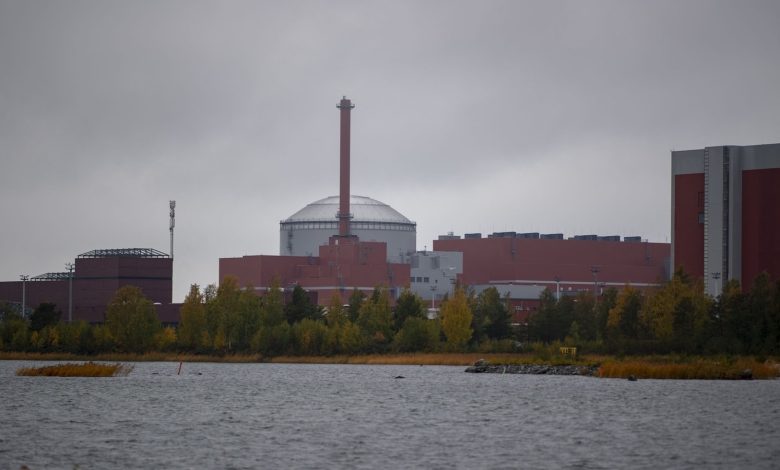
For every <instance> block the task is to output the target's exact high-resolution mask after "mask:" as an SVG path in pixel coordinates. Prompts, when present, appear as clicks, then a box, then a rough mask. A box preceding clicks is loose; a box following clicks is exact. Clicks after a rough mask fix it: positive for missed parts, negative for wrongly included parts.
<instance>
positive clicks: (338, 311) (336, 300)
mask: <svg viewBox="0 0 780 470" xmlns="http://www.w3.org/2000/svg"><path fill="white" fill-rule="evenodd" d="M345 310H346V309H345V308H344V304H343V301H342V300H341V296H340V295H339V294H338V293H336V294H334V295H333V297H331V298H330V304H328V315H327V317H326V320H327V321H328V326H330V327H335V326H339V325H343V324H344V323H345V322H347V321H348V318H347V312H346V311H345Z"/></svg>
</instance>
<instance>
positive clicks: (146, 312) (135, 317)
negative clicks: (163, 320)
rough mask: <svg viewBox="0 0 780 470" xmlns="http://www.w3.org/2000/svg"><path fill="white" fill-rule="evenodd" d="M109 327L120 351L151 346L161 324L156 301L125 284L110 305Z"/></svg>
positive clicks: (136, 351) (132, 350)
mask: <svg viewBox="0 0 780 470" xmlns="http://www.w3.org/2000/svg"><path fill="white" fill-rule="evenodd" d="M106 327H107V328H108V330H109V331H110V332H111V336H113V338H114V340H115V341H116V345H117V348H118V349H119V350H120V351H123V352H134V353H143V352H146V351H149V350H150V349H151V347H152V345H153V344H154V337H155V335H156V334H157V332H158V331H160V328H161V325H160V320H159V319H158V318H157V313H156V312H155V310H154V304H152V302H151V301H150V300H149V299H147V298H146V297H145V296H144V294H143V292H141V289H139V288H138V287H135V286H124V287H122V288H120V289H119V290H118V291H117V292H116V295H115V296H114V298H113V299H112V300H111V302H109V304H108V308H107V309H106Z"/></svg>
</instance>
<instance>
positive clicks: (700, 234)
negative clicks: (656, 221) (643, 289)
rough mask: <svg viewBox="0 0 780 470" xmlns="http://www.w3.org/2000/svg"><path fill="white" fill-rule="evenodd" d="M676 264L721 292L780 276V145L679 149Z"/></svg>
mask: <svg viewBox="0 0 780 470" xmlns="http://www.w3.org/2000/svg"><path fill="white" fill-rule="evenodd" d="M672 247H673V248H672V266H675V267H682V268H683V269H684V270H685V271H686V272H687V273H689V274H691V275H692V276H694V277H697V278H703V280H704V283H705V290H706V292H707V293H708V294H710V295H714V296H717V295H719V294H720V292H721V291H722V287H723V284H724V283H725V281H726V280H728V279H737V280H739V281H740V282H741V283H742V285H743V286H744V287H746V288H747V287H749V286H750V285H751V284H752V282H753V280H754V279H755V278H756V276H758V274H760V273H761V272H762V271H767V272H768V273H769V274H770V276H771V277H772V278H773V279H780V144H768V145H751V146H733V145H728V146H717V147H705V148H703V149H696V150H684V151H673V152H672Z"/></svg>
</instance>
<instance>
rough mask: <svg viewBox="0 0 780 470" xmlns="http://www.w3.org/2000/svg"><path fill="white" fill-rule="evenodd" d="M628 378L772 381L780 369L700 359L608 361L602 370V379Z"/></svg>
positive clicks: (744, 361)
mask: <svg viewBox="0 0 780 470" xmlns="http://www.w3.org/2000/svg"><path fill="white" fill-rule="evenodd" d="M748 371H749V373H748ZM746 375H749V377H746ZM629 376H634V377H636V378H638V379H678V380H690V379H700V380H737V379H742V378H753V379H773V378H777V377H778V376H780V368H778V365H777V364H769V363H766V362H758V361H756V360H753V359H747V358H742V359H737V360H735V361H731V362H726V361H717V360H712V359H701V358H700V359H696V360H692V361H689V362H685V363H669V362H665V363H660V362H658V361H657V360H655V361H651V360H642V359H635V360H632V359H627V360H623V361H617V360H608V361H606V362H604V363H603V364H602V365H601V367H600V368H599V377H607V378H624V379H625V378H628V377H629Z"/></svg>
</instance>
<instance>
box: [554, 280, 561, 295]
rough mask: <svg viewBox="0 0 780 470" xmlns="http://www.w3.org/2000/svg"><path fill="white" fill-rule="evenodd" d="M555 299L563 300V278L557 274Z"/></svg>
mask: <svg viewBox="0 0 780 470" xmlns="http://www.w3.org/2000/svg"><path fill="white" fill-rule="evenodd" d="M554 279H555V300H561V278H560V277H558V276H555V278H554Z"/></svg>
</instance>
